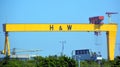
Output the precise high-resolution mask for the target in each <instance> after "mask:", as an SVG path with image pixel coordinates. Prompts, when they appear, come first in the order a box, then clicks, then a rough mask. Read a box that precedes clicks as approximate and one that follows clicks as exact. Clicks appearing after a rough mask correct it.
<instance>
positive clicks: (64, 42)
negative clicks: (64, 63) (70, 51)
mask: <svg viewBox="0 0 120 67" xmlns="http://www.w3.org/2000/svg"><path fill="white" fill-rule="evenodd" d="M60 43H61V45H62V50H61V56H63V55H64V44H66V41H60Z"/></svg>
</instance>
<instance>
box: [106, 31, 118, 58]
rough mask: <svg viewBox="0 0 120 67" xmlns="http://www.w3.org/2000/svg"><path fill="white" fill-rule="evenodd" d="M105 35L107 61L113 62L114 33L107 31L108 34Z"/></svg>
mask: <svg viewBox="0 0 120 67" xmlns="http://www.w3.org/2000/svg"><path fill="white" fill-rule="evenodd" d="M106 33H107V49H108V50H107V51H108V52H107V53H108V59H109V60H114V52H115V42H116V31H109V32H106Z"/></svg>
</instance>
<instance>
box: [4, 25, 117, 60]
mask: <svg viewBox="0 0 120 67" xmlns="http://www.w3.org/2000/svg"><path fill="white" fill-rule="evenodd" d="M69 26H70V28H68V27H69ZM4 29H5V30H4V31H5V32H85V31H86V32H87V31H91V32H94V31H102V32H107V46H108V48H107V49H108V59H109V60H114V51H115V42H116V32H117V24H115V23H112V24H5V26H4ZM7 40H8V39H7ZM6 42H7V44H9V42H8V41H6ZM9 48H10V46H9V45H8V53H9V55H10V50H9ZM5 49H6V45H5ZM4 52H6V51H4Z"/></svg>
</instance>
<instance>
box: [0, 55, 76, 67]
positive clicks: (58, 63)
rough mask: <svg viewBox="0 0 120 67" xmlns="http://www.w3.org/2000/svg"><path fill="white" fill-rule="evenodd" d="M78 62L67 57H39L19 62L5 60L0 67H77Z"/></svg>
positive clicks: (0, 63) (0, 62)
mask: <svg viewBox="0 0 120 67" xmlns="http://www.w3.org/2000/svg"><path fill="white" fill-rule="evenodd" d="M77 65H78V64H77V62H76V61H75V60H73V59H72V58H70V57H67V56H56V55H55V56H48V57H41V56H37V57H35V58H34V60H27V61H22V60H17V58H16V59H9V58H5V59H4V60H3V61H0V67H77Z"/></svg>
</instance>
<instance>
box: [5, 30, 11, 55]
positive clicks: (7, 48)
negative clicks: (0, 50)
mask: <svg viewBox="0 0 120 67" xmlns="http://www.w3.org/2000/svg"><path fill="white" fill-rule="evenodd" d="M4 54H5V55H6V56H10V44H9V39H8V32H6V33H5V46H4Z"/></svg>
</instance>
